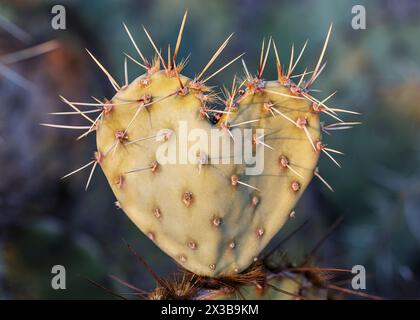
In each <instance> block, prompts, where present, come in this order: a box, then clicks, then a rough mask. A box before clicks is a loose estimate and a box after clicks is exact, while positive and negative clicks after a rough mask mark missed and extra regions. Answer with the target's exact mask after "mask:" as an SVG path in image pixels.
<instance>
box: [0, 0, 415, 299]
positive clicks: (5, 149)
mask: <svg viewBox="0 0 420 320" xmlns="http://www.w3.org/2000/svg"><path fill="white" fill-rule="evenodd" d="M55 4H63V5H64V6H65V7H66V9H67V10H66V13H67V29H66V30H53V29H52V28H51V18H52V14H51V7H52V6H53V5H55ZM356 4H362V5H364V6H365V8H366V11H367V29H366V30H353V29H352V28H351V19H352V17H353V15H352V13H351V9H352V7H353V6H354V5H356ZM186 8H188V9H189V19H188V22H187V25H186V30H185V37H184V41H183V44H182V48H181V56H186V55H187V54H189V53H191V54H192V55H191V59H190V64H189V65H188V66H187V68H186V70H185V73H186V74H187V75H189V76H194V75H195V74H196V73H197V72H198V71H200V70H201V69H200V68H202V67H203V66H204V65H205V63H206V62H207V61H208V59H209V58H210V55H211V53H212V52H213V51H214V50H215V48H216V47H217V46H218V45H219V44H220V43H221V41H222V40H223V39H224V38H226V36H227V35H228V34H229V33H231V32H235V36H234V38H233V40H232V41H231V44H230V45H229V46H228V48H227V49H226V50H225V52H224V54H223V57H222V58H221V59H220V61H219V62H218V63H219V66H220V65H222V63H223V62H227V61H228V60H229V59H231V58H233V57H234V56H236V55H238V54H240V53H242V52H246V55H245V60H246V61H247V64H248V67H249V68H251V69H253V70H255V68H256V65H257V57H258V54H259V50H260V45H261V41H262V38H263V37H268V36H273V38H274V40H275V41H276V43H277V47H278V48H279V50H280V52H281V55H282V56H283V57H284V58H285V59H288V57H289V53H290V47H291V44H292V43H295V45H296V46H297V47H298V48H300V47H301V46H302V45H303V43H304V42H305V40H306V39H309V45H308V49H307V51H306V53H305V54H304V56H303V58H302V63H301V64H300V68H301V69H300V70H302V69H303V68H304V66H314V64H315V62H316V59H317V57H318V54H319V52H320V49H321V47H322V43H323V39H324V37H325V34H326V31H327V29H328V26H329V24H330V23H331V22H333V23H334V31H333V34H332V37H331V41H330V46H329V48H328V51H327V61H328V63H327V68H326V70H325V71H324V72H323V74H322V75H321V77H320V79H319V80H318V82H317V88H318V89H321V90H323V92H322V93H320V97H325V96H327V95H328V94H329V93H330V92H332V91H333V90H335V89H338V90H339V92H338V94H337V95H336V97H335V98H334V99H333V100H332V101H331V102H332V105H337V106H343V107H350V108H352V109H353V110H356V111H359V112H362V113H363V115H362V116H361V117H360V120H361V121H363V125H362V126H359V127H357V128H356V129H354V130H351V131H341V132H337V133H335V134H334V135H333V136H332V137H326V140H327V142H328V143H330V146H332V147H336V148H337V149H339V150H343V151H344V152H345V153H346V155H345V157H342V158H340V160H341V163H342V165H343V168H342V169H338V168H337V167H335V165H334V164H332V163H331V162H330V161H329V160H328V159H322V160H321V163H320V170H321V172H322V174H323V176H324V177H325V178H326V179H327V180H328V181H329V182H330V184H331V185H332V186H333V187H334V189H335V192H334V193H332V192H329V191H328V190H327V189H326V188H325V187H324V186H323V185H322V183H320V181H317V180H314V181H313V182H312V183H311V186H310V188H309V189H308V190H307V191H306V192H305V194H304V196H303V199H302V200H301V201H300V203H299V205H298V207H297V209H296V217H295V218H294V219H292V220H291V221H290V222H289V223H288V225H287V226H286V227H285V228H284V229H283V230H282V231H281V232H280V234H279V236H278V238H277V239H276V240H275V241H273V244H275V243H276V241H277V242H278V240H279V239H281V238H283V237H284V236H285V235H286V234H288V232H290V231H292V230H294V229H296V228H297V227H298V226H299V225H301V224H302V222H303V221H305V220H307V219H308V218H310V220H309V223H308V224H307V225H306V226H305V229H304V230H303V231H301V232H298V233H297V234H296V235H295V236H294V237H293V238H292V239H290V240H289V241H288V242H286V243H285V244H284V245H283V249H284V250H285V251H287V253H288V255H289V257H290V259H291V260H292V261H296V262H298V261H299V259H302V257H304V256H305V255H306V254H307V253H308V252H310V251H311V250H312V248H313V246H314V244H315V243H316V242H317V241H318V240H320V239H321V238H322V237H323V236H324V235H325V234H326V232H327V230H328V228H329V227H330V226H331V225H332V224H333V223H334V221H335V220H336V219H337V218H339V217H340V216H342V217H343V222H342V223H341V225H340V226H339V227H338V228H336V229H335V230H334V231H333V232H332V234H331V235H330V237H329V238H328V239H327V240H326V241H325V242H324V243H323V245H322V246H321V247H320V248H319V250H317V252H316V257H317V263H318V265H320V266H323V267H340V268H351V267H352V266H353V265H356V264H361V265H364V266H365V267H366V270H367V273H368V279H367V290H366V292H368V293H371V294H377V295H380V296H383V297H387V298H396V299H402V298H415V299H416V298H420V289H419V288H420V286H419V285H420V283H419V271H420V255H419V253H420V168H419V164H420V161H419V158H420V142H419V141H420V140H419V139H420V134H419V133H420V130H419V128H420V105H419V101H420V41H418V40H419V37H420V2H419V1H416V0H381V1H379V0H378V1H361V0H360V1H336V0H319V1H310V0H302V1H270V0H258V1H257V0H254V1H253V0H245V1H239V0H234V1H163V0H155V1H134V0H133V1H128V0H121V1H116V0H115V1H111V0H107V1H104V0H101V1H99V0H97V1H94V0H90V1H82V0H75V1H36V0H33V1H30V0H15V1H0V298H3V299H40V298H57V299H72V298H73V299H75V298H81V299H84V298H96V299H101V298H112V296H110V295H108V294H107V293H106V292H105V291H104V290H102V289H100V288H98V287H96V286H94V285H92V284H91V283H90V282H89V281H88V280H87V279H90V280H93V281H96V282H98V283H100V284H102V285H104V286H106V287H109V288H111V289H112V290H115V291H117V292H128V291H129V290H128V289H126V288H123V287H121V286H119V285H118V283H117V282H116V281H114V280H113V279H111V278H110V275H116V276H118V277H119V278H120V279H123V280H125V281H127V282H130V283H132V284H134V285H136V286H137V287H140V288H143V289H146V290H149V289H151V288H152V287H153V284H154V281H153V279H151V277H150V276H149V275H148V273H147V272H146V270H145V269H144V268H143V267H142V266H141V265H140V264H139V263H138V262H137V261H136V259H135V258H134V257H133V255H132V253H130V251H129V250H128V249H127V246H126V244H125V242H128V243H129V244H131V245H132V246H133V247H134V248H135V250H136V251H137V252H138V253H139V254H140V255H142V256H143V257H144V258H145V259H146V260H147V261H148V262H149V264H150V265H151V266H152V267H153V268H154V269H155V271H156V272H157V273H158V274H160V275H162V276H167V275H169V274H170V273H172V272H174V271H175V270H176V266H175V264H174V263H173V262H172V261H171V260H170V259H169V258H168V257H167V256H165V255H164V254H163V253H162V252H160V250H159V249H158V248H157V247H155V246H154V245H153V244H152V243H151V241H149V240H148V239H147V238H146V237H145V236H144V235H143V234H142V233H140V232H139V231H138V230H137V229H136V227H135V226H134V225H133V224H132V223H131V222H130V221H129V220H128V218H127V217H126V216H125V215H124V214H123V213H122V212H121V211H120V210H117V209H116V208H115V207H114V197H113V195H112V193H111V191H110V188H109V187H108V185H107V183H106V180H105V178H104V176H103V175H102V173H101V172H100V171H99V170H97V172H96V173H95V175H94V178H93V183H92V185H91V186H90V188H89V190H88V191H87V192H85V191H84V185H85V183H86V179H87V174H88V173H87V172H84V173H82V174H79V175H77V176H74V177H72V178H70V179H68V180H65V181H60V179H59V178H60V177H61V176H63V175H64V174H66V173H68V172H70V171H71V170H73V169H74V168H77V167H78V166H80V165H82V164H84V163H86V162H87V161H89V159H90V157H91V155H92V152H93V151H94V137H93V136H92V137H89V138H88V139H85V140H83V141H80V142H77V143H76V142H75V137H76V136H77V135H78V132H76V133H75V132H71V131H67V130H59V129H51V128H45V127H41V126H39V123H41V122H50V123H51V122H56V123H59V122H70V123H72V124H75V125H84V124H85V123H84V122H83V119H79V118H78V117H74V118H72V119H71V120H69V119H68V118H65V119H60V118H53V116H50V115H48V113H49V112H55V111H66V106H65V105H63V103H61V102H60V100H59V98H58V95H59V94H62V95H64V96H65V97H68V98H70V99H71V100H73V101H78V100H81V101H89V100H90V96H92V95H93V96H97V97H99V98H103V97H108V98H110V97H111V96H112V90H113V89H112V88H111V86H110V85H109V83H108V82H107V80H106V79H105V77H104V76H103V74H102V73H101V72H100V71H99V69H98V68H97V67H96V66H95V65H94V63H93V62H92V61H91V60H90V58H89V57H88V56H87V54H86V53H85V51H84V48H89V49H90V50H91V51H92V52H93V53H94V54H95V55H96V56H97V57H98V58H99V59H100V60H101V61H102V63H103V64H104V65H105V66H107V67H108V68H109V70H110V71H111V72H112V73H113V74H114V75H115V77H116V78H117V79H119V80H120V81H122V79H123V51H125V52H129V53H132V54H133V55H134V54H135V52H134V49H133V47H132V46H131V44H130V42H129V39H128V37H127V35H126V34H125V32H124V30H123V27H122V22H125V23H126V24H127V25H128V26H129V27H130V29H131V31H132V33H133V35H134V36H135V38H136V40H137V41H138V42H139V43H140V45H141V48H142V50H143V52H146V53H147V55H148V56H150V55H152V49H151V47H150V45H149V44H148V42H147V40H146V37H145V35H144V34H143V33H142V32H141V25H142V24H143V25H145V26H147V27H148V29H149V31H151V33H152V35H153V37H154V39H155V41H156V42H157V43H158V44H159V45H160V46H161V47H163V48H166V46H167V44H168V42H171V43H172V44H173V43H174V42H175V40H176V36H177V32H178V28H179V24H180V21H181V18H182V15H183V13H184V11H185V9H186ZM46 41H54V42H52V43H51V42H50V43H49V45H48V46H50V47H49V48H50V49H51V46H52V47H55V46H57V48H55V49H54V50H51V51H49V52H47V53H44V54H41V55H38V56H34V57H32V58H27V59H23V60H21V58H22V56H21V55H17V54H16V52H19V51H20V50H23V49H26V48H31V47H33V46H36V45H38V44H42V43H45V42H46ZM41 48H44V49H45V46H44V47H41ZM129 71H130V72H129V73H130V79H134V77H136V76H138V75H139V74H140V73H141V72H142V70H140V69H139V68H138V67H137V66H136V65H134V64H130V68H129ZM235 73H237V74H239V75H242V68H241V66H240V63H236V64H235V65H234V66H233V67H230V68H229V69H227V70H226V72H224V73H223V74H222V75H220V76H217V77H215V78H214V79H212V84H214V85H217V84H220V83H223V82H227V81H231V79H232V77H233V75H234V74H235ZM265 77H266V78H270V77H271V78H273V77H275V67H274V56H273V55H272V56H270V60H269V66H268V68H267V72H266V74H265ZM347 119H355V118H354V117H347ZM325 120H327V119H325ZM328 120H329V119H328ZM56 264H60V265H63V266H65V267H66V269H67V290H57V291H56V290H52V288H51V284H50V281H51V277H52V275H51V268H52V266H53V265H56Z"/></svg>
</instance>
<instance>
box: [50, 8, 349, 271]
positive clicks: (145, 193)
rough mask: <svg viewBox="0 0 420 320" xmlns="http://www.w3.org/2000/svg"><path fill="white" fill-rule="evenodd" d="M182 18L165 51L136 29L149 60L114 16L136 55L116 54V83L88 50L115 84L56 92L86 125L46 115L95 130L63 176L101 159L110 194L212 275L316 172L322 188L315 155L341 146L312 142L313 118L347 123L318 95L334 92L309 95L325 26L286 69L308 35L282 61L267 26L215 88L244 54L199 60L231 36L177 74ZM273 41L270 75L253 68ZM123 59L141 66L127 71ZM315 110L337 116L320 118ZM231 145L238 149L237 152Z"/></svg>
mask: <svg viewBox="0 0 420 320" xmlns="http://www.w3.org/2000/svg"><path fill="white" fill-rule="evenodd" d="M185 20H186V14H185V16H184V19H183V21H182V24H181V28H180V32H179V35H178V38H177V41H176V45H175V47H174V50H173V54H171V48H170V47H168V54H167V58H166V57H165V58H164V57H163V54H162V53H161V51H160V50H159V49H158V48H157V46H156V45H155V43H154V42H153V40H152V38H151V36H150V34H149V33H148V32H147V31H146V29H145V30H144V31H145V33H146V36H147V38H148V40H149V41H150V43H151V45H152V47H153V48H154V50H155V52H156V56H155V57H154V59H152V60H151V61H149V60H148V59H146V58H145V57H144V55H143V54H142V52H141V51H140V49H139V47H138V46H137V44H136V42H135V41H134V38H133V36H132V34H131V33H130V31H129V30H128V28H127V27H126V26H125V25H124V27H125V29H126V31H127V34H128V36H129V38H130V40H131V41H132V42H133V44H134V47H135V49H136V51H137V54H138V56H139V60H137V58H133V57H132V56H130V55H126V58H125V63H124V68H125V71H126V72H125V79H124V80H125V81H124V84H123V85H120V84H118V82H117V81H116V80H115V79H114V78H113V77H112V76H111V75H110V73H109V72H108V71H107V70H106V69H105V68H104V67H103V66H102V65H101V64H100V62H99V61H98V60H97V59H96V58H95V57H94V56H93V55H92V54H91V53H90V52H89V51H88V53H89V55H90V56H91V57H92V58H93V59H94V61H95V62H96V63H97V64H98V66H99V67H100V68H101V69H102V71H103V72H104V73H105V74H106V76H107V77H108V79H109V80H110V82H111V84H112V86H113V87H114V88H115V90H116V94H115V96H114V97H113V98H112V99H109V100H106V101H100V100H97V99H96V101H94V102H92V103H77V102H71V101H69V100H67V99H65V98H63V101H64V102H65V103H66V104H68V105H69V106H70V107H71V108H72V109H73V111H72V112H70V113H69V114H77V115H81V116H82V117H83V118H84V119H85V120H86V121H88V125H87V126H80V127H72V126H66V125H56V124H54V125H52V124H47V126H53V127H59V128H70V129H82V130H83V129H85V130H86V131H85V132H84V133H83V134H82V135H81V136H80V137H79V138H83V137H85V136H87V135H88V134H91V133H96V143H97V148H96V151H95V153H94V157H93V159H92V161H90V162H89V163H88V164H86V165H84V166H82V167H81V168H79V169H76V170H74V171H73V172H71V173H70V174H68V175H66V176H65V177H67V176H70V175H72V174H73V173H76V172H79V171H81V170H82V169H85V168H88V167H91V171H90V174H89V176H88V182H87V185H86V188H87V187H88V186H89V183H90V181H91V178H92V176H93V173H94V170H95V168H97V167H101V168H102V171H103V172H104V174H105V176H106V178H107V180H108V182H109V185H110V186H111V188H112V191H113V193H114V195H115V197H116V205H117V206H118V207H119V208H120V209H122V210H123V211H124V212H125V213H126V214H127V215H128V216H129V218H130V219H131V220H132V221H133V223H134V224H135V225H136V226H137V227H138V228H139V229H140V230H141V231H143V232H144V233H145V234H146V235H147V236H148V237H149V238H150V239H151V241H153V242H154V243H155V244H156V245H157V246H159V247H160V248H161V249H162V250H163V251H164V252H166V253H167V254H168V255H169V256H171V257H172V258H173V259H174V260H176V261H177V263H179V264H180V265H181V266H183V267H184V268H185V269H188V270H190V271H191V272H194V273H196V274H198V275H203V276H211V277H218V276H222V275H230V274H236V273H240V272H242V271H243V270H245V269H246V268H248V267H249V266H250V265H251V264H252V262H253V261H256V260H257V259H258V256H259V254H260V252H261V251H262V250H263V249H264V247H265V246H266V245H267V244H268V243H269V242H270V240H271V239H272V238H273V237H274V236H275V235H276V234H277V233H278V231H279V230H280V229H281V227H282V226H283V225H284V223H285V222H286V221H287V220H288V218H289V217H290V216H291V215H293V208H294V207H295V206H296V203H297V201H298V200H299V198H300V196H301V195H302V193H303V192H304V190H305V189H306V187H307V186H308V184H309V182H310V181H311V179H312V177H313V176H314V175H315V176H317V177H318V178H320V179H321V181H322V182H324V183H325V184H326V186H327V187H328V188H331V187H330V186H329V185H328V184H327V183H326V181H325V180H324V179H323V178H322V177H321V176H320V175H319V172H318V169H317V162H318V158H319V155H320V153H324V154H326V155H327V156H328V157H329V158H330V159H331V160H332V161H333V162H334V163H335V164H337V165H339V164H338V162H337V161H336V160H335V159H334V158H333V157H332V153H340V152H339V151H337V150H334V149H331V148H328V147H327V146H326V145H324V144H323V143H322V140H321V130H324V131H325V132H329V131H332V130H338V129H346V128H349V127H351V126H352V125H354V124H357V123H355V122H344V121H343V120H342V119H341V118H340V116H339V113H341V112H349V111H347V110H343V109H336V108H330V107H327V106H326V102H327V100H328V99H329V98H330V97H331V96H332V95H330V96H328V97H326V98H324V99H323V100H318V99H316V98H315V97H313V96H312V95H310V90H309V88H310V87H311V85H312V84H313V82H314V81H315V79H316V78H317V77H318V76H319V74H320V73H321V71H322V70H323V69H324V65H322V63H323V56H324V53H325V49H326V45H327V43H328V39H329V36H330V33H331V28H330V30H329V32H328V35H327V40H326V42H325V45H324V47H323V49H322V51H321V55H320V58H319V60H318V62H317V64H316V67H315V68H314V70H312V71H306V70H305V71H304V72H303V73H302V74H299V75H293V74H294V73H293V72H294V70H295V68H296V65H297V64H298V62H299V60H300V58H301V56H302V54H303V52H304V49H305V47H306V44H305V45H304V46H303V48H302V50H301V51H300V53H299V54H298V55H297V56H296V57H295V55H294V47H292V53H291V57H290V62H289V63H288V68H284V67H283V65H282V64H281V61H280V57H279V55H278V52H277V48H276V46H275V44H274V41H272V39H271V38H270V40H269V41H268V42H267V43H266V45H265V43H264V42H263V46H262V49H261V57H260V61H259V67H258V70H257V73H256V75H253V74H251V73H250V72H249V71H248V68H247V66H246V64H245V62H244V61H243V60H242V64H243V67H244V74H245V77H244V78H242V79H241V80H239V79H237V78H236V77H235V78H234V79H233V82H232V83H231V84H229V85H227V86H228V89H226V88H225V92H224V93H223V94H220V95H219V94H218V93H217V92H216V91H214V90H213V89H214V88H213V87H209V85H208V81H209V80H210V79H211V78H212V77H213V76H214V75H216V74H218V73H219V72H221V71H223V70H224V69H225V68H226V67H228V66H230V65H232V64H233V63H234V62H235V61H237V60H238V59H240V58H241V56H242V55H241V56H238V57H236V58H235V59H233V60H231V61H230V62H229V63H227V64H225V65H224V66H222V67H221V68H220V69H218V70H216V71H213V73H210V72H209V70H211V66H212V64H213V62H214V61H215V60H216V59H217V58H218V57H219V55H220V54H221V52H222V51H223V49H224V48H225V47H226V45H227V44H228V41H229V40H230V36H229V37H228V39H226V41H225V42H223V43H222V45H221V46H220V47H219V48H218V50H217V51H216V52H215V53H214V55H213V56H212V57H211V59H210V61H209V63H208V64H207V65H206V66H205V67H204V68H203V70H202V71H201V72H197V73H195V74H198V75H197V76H196V77H195V78H188V77H186V76H184V75H183V74H181V72H182V71H183V68H184V67H185V65H186V63H187V60H180V61H179V62H177V54H178V51H179V46H180V43H181V39H182V33H183V29H184V25H185ZM271 48H273V49H272V50H271V53H274V55H273V57H274V58H275V61H276V66H277V73H278V78H277V79H275V80H270V81H268V80H265V79H264V78H263V72H264V69H265V67H266V63H267V60H268V56H269V53H270V49H271ZM165 56H166V54H165ZM128 60H131V61H130V62H133V63H134V64H135V65H136V68H138V67H139V66H140V67H141V68H143V69H144V73H143V74H142V75H140V76H138V77H137V78H136V79H135V80H133V81H132V82H131V83H129V81H128V77H127V68H128ZM82 107H83V108H87V107H89V108H90V109H86V110H81V109H79V108H82ZM92 107H93V109H92ZM95 112H97V113H98V114H97V116H96V117H91V115H92V114H95ZM321 112H323V113H325V114H326V115H328V116H329V117H330V118H332V119H333V120H334V121H335V122H334V123H332V124H329V125H325V126H323V127H321V124H320V119H319V114H320V113H321ZM59 114H63V113H59ZM215 137H216V138H215ZM214 139H216V140H217V141H218V143H219V144H217V147H216V148H214V147H213V145H214V142H215V140H214ZM238 145H239V146H240V147H239V148H240V149H241V152H242V151H243V154H242V153H241V156H242V155H243V158H241V157H239V158H240V161H237V157H236V156H237V155H238V152H237V151H238V149H237V147H238ZM210 146H211V147H210ZM247 151H248V152H247ZM174 155H175V156H174ZM173 159H175V160H176V161H171V160H173Z"/></svg>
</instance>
